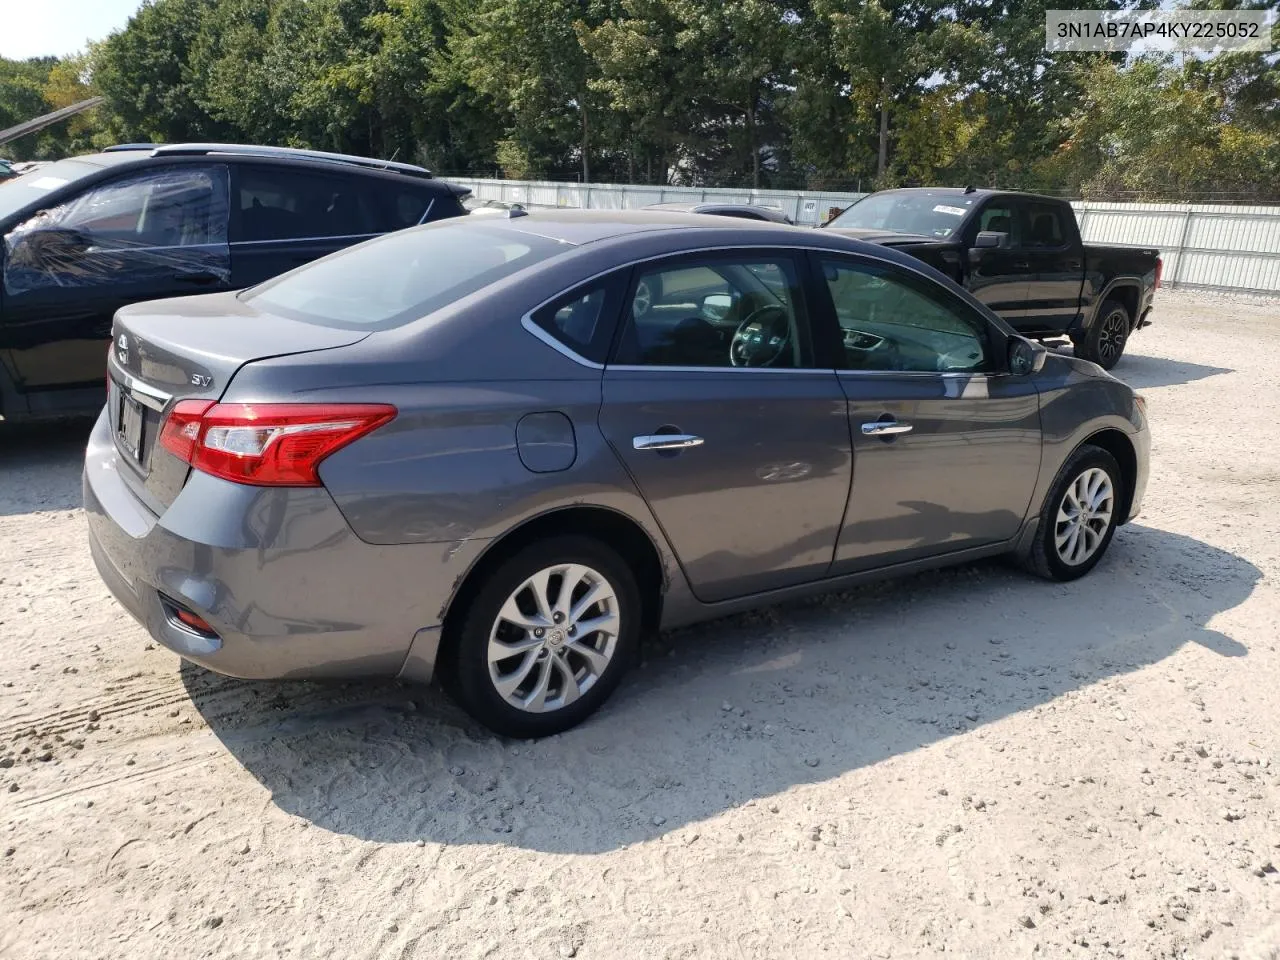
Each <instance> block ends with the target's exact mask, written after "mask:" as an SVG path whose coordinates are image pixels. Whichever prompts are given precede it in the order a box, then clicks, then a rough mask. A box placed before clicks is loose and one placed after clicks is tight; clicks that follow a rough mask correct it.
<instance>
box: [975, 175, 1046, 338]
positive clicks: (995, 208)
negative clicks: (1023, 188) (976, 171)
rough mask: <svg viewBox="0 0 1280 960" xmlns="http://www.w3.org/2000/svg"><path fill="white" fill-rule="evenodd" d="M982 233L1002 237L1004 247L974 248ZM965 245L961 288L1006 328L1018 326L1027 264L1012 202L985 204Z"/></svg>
mask: <svg viewBox="0 0 1280 960" xmlns="http://www.w3.org/2000/svg"><path fill="white" fill-rule="evenodd" d="M983 231H988V232H993V233H1003V234H1006V235H1007V236H1008V239H1007V241H1006V243H1005V246H1003V247H984V248H978V247H974V243H975V240H976V238H977V235H978V234H979V233H980V232H983ZM965 241H966V245H967V246H968V247H969V258H970V259H969V269H968V282H967V283H966V284H965V286H967V287H968V289H969V292H970V293H972V294H973V295H974V296H975V297H976V298H977V299H978V300H980V301H982V302H983V303H985V304H986V305H987V306H988V307H990V308H991V309H992V310H993V311H994V312H996V313H998V314H999V315H1000V316H1001V317H1003V318H1004V319H1005V320H1006V321H1008V322H1009V323H1010V324H1012V325H1013V326H1015V327H1018V326H1020V325H1021V324H1022V322H1023V320H1024V319H1025V316H1026V300H1027V283H1028V281H1029V280H1030V275H1031V264H1030V261H1029V260H1028V259H1027V256H1026V253H1025V251H1024V250H1023V249H1022V223H1021V221H1020V219H1019V217H1018V209H1017V207H1016V205H1015V204H1014V202H1013V200H1012V198H1010V197H992V198H991V199H990V200H988V201H987V202H986V204H985V205H984V206H983V207H982V209H981V210H980V211H979V212H978V214H977V215H976V216H975V217H974V218H973V221H972V222H971V223H970V224H969V225H968V227H967V228H966V230H965Z"/></svg>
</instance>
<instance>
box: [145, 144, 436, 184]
mask: <svg viewBox="0 0 1280 960" xmlns="http://www.w3.org/2000/svg"><path fill="white" fill-rule="evenodd" d="M218 154H221V155H223V156H240V157H279V158H281V159H287V160H316V161H320V162H324V163H346V164H350V165H351V166H356V167H366V168H368V169H370V170H389V171H391V172H392V173H400V174H404V175H406V176H410V177H422V178H424V179H431V171H430V170H428V169H427V168H426V167H419V166H417V165H415V164H412V163H396V162H395V161H394V160H375V159H373V158H372V157H357V156H354V155H352V154H348V153H325V152H324V151H322V150H301V149H298V148H296V147H258V146H253V145H251V144H243V143H172V144H166V145H164V146H158V147H156V148H155V149H154V150H152V151H151V155H152V156H153V157H183V156H186V157H200V156H214V155H218Z"/></svg>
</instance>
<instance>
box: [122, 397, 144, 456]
mask: <svg viewBox="0 0 1280 960" xmlns="http://www.w3.org/2000/svg"><path fill="white" fill-rule="evenodd" d="M145 419H146V418H145V416H144V414H143V412H142V404H140V403H139V402H138V401H137V400H135V399H133V397H131V396H129V394H128V393H127V392H126V391H125V390H121V391H120V416H119V419H118V420H117V422H116V436H117V437H118V438H119V441H120V446H121V448H122V449H123V450H124V452H125V453H127V454H129V456H131V457H133V459H134V461H135V462H138V463H141V462H142V425H143V423H144V422H145Z"/></svg>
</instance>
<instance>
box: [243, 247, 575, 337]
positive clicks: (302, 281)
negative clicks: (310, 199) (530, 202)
mask: <svg viewBox="0 0 1280 960" xmlns="http://www.w3.org/2000/svg"><path fill="white" fill-rule="evenodd" d="M563 250H564V247H563V246H562V245H561V244H559V243H557V242H556V241H554V240H548V239H546V238H545V237H538V236H533V235H531V234H525V233H519V232H516V231H514V230H494V229H487V228H483V227H479V228H478V227H473V226H471V225H470V224H468V225H466V226H461V225H459V224H454V223H448V222H445V223H440V224H429V225H427V226H423V227H415V228H413V229H411V230H401V231H400V232H398V233H389V234H387V235H385V236H383V237H379V238H378V239H376V240H371V241H369V242H368V243H362V244H359V245H357V246H354V247H348V248H347V249H345V250H342V251H341V252H339V253H336V254H332V255H330V256H328V257H325V258H324V259H322V260H317V261H315V262H313V263H309V264H307V265H306V266H303V267H299V268H298V269H297V270H293V271H290V272H289V273H286V274H284V275H283V276H281V277H277V278H276V279H275V280H270V281H268V282H267V283H265V284H262V285H260V286H257V287H253V288H251V289H249V290H247V291H245V292H244V293H242V294H241V297H243V298H244V299H245V300H246V301H248V302H251V303H253V305H254V306H255V307H258V308H259V309H261V310H265V311H268V312H273V313H279V314H281V315H283V316H286V317H291V318H293V319H296V320H303V321H308V322H311V323H317V324H320V325H322V326H332V327H343V328H346V329H354V330H386V329H389V328H391V327H398V326H401V325H403V324H405V323H409V322H410V321H412V320H416V319H418V318H419V317H425V316H426V315H427V314H429V313H431V312H433V311H435V310H439V309H440V308H441V307H445V306H448V305H449V304H450V303H453V302H454V301H456V300H460V299H461V298H463V297H465V296H467V295H468V294H471V293H475V292H476V291H477V290H481V289H483V288H484V287H486V286H488V285H489V284H492V283H496V282H498V281H499V280H502V279H504V278H506V277H509V276H511V275H512V274H513V273H516V272H517V271H519V270H523V269H524V268H525V267H528V266H531V265H532V264H535V263H538V262H540V261H542V260H546V259H548V258H549V257H552V256H555V255H556V254H557V253H561V252H563Z"/></svg>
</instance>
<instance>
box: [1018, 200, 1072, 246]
mask: <svg viewBox="0 0 1280 960" xmlns="http://www.w3.org/2000/svg"><path fill="white" fill-rule="evenodd" d="M1022 211H1023V215H1024V224H1023V228H1022V240H1023V243H1024V245H1025V246H1028V247H1060V246H1062V245H1063V244H1064V243H1066V242H1067V241H1066V239H1065V237H1066V232H1065V231H1064V230H1063V229H1062V209H1061V208H1060V207H1057V206H1055V205H1053V204H1048V203H1023V204H1022Z"/></svg>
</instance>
